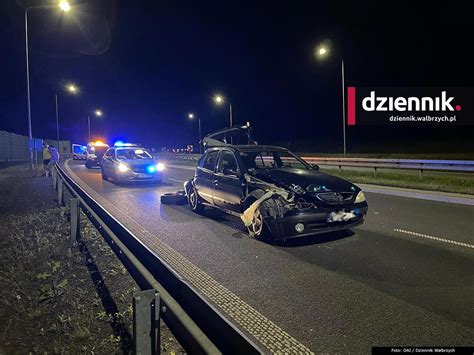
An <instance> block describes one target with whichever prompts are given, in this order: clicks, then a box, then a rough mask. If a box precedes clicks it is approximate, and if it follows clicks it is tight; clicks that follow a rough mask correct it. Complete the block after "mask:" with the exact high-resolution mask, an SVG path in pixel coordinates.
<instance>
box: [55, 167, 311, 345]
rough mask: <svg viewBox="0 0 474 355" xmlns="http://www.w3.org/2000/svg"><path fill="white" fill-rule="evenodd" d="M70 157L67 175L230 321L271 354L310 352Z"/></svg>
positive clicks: (66, 168)
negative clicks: (80, 171) (98, 187)
mask: <svg viewBox="0 0 474 355" xmlns="http://www.w3.org/2000/svg"><path fill="white" fill-rule="evenodd" d="M70 160H71V159H68V160H66V164H65V165H64V167H65V170H66V171H67V173H68V175H69V176H70V177H71V178H72V179H73V180H75V181H76V183H78V184H79V185H80V186H81V188H82V189H83V190H84V191H86V193H87V194H89V196H91V198H93V199H94V200H95V201H97V202H98V203H100V205H101V206H102V207H103V208H104V209H105V210H107V211H108V212H109V213H111V214H112V216H114V218H116V220H117V221H119V223H121V224H122V225H123V226H124V227H125V228H126V229H128V230H129V231H131V232H132V233H134V234H135V235H136V236H137V238H138V237H139V240H140V241H141V242H142V243H143V244H144V245H145V246H146V247H148V248H150V249H151V250H152V251H153V252H154V253H155V254H156V255H157V256H158V257H159V258H160V259H161V260H164V261H165V262H166V264H168V265H169V267H170V268H171V269H172V270H173V271H174V272H175V273H176V274H177V275H179V276H180V277H181V278H182V279H183V280H184V282H186V283H188V284H189V285H191V286H192V287H193V288H194V289H195V290H197V291H198V292H199V293H200V294H201V295H203V296H204V298H205V299H207V300H208V301H210V302H211V303H212V304H213V305H214V306H215V307H216V308H219V309H220V310H221V313H222V314H223V315H224V316H225V317H226V318H227V319H230V320H231V321H232V323H233V324H235V325H237V326H238V328H239V329H240V330H241V331H242V330H243V331H244V332H245V333H247V334H249V335H250V336H252V337H253V338H255V339H256V340H257V341H258V342H260V343H261V344H262V345H263V346H264V347H265V348H266V349H268V351H269V352H270V353H273V354H290V353H294V354H314V353H313V352H312V351H311V350H310V349H308V348H307V347H306V346H305V345H303V344H302V343H300V342H299V341H298V340H297V339H295V338H294V337H293V336H291V335H290V334H289V333H287V332H286V331H284V330H283V329H282V328H280V327H279V326H278V325H277V324H275V323H274V322H272V321H271V320H270V319H268V318H266V317H265V316H264V315H263V314H261V313H260V312H258V311H257V310H256V309H255V308H253V307H252V306H250V305H249V304H247V303H246V302H245V301H244V300H242V299H241V298H240V297H239V296H238V295H236V294H235V293H233V292H232V291H230V290H228V289H227V288H226V287H225V286H223V285H222V284H220V283H219V282H217V281H216V280H215V279H213V278H212V277H211V276H210V275H208V274H207V273H206V272H205V271H203V270H201V269H200V268H198V267H197V266H196V265H194V264H193V263H192V262H190V261H189V260H188V259H186V258H185V257H184V256H183V255H181V254H180V253H179V252H177V251H176V250H174V249H173V248H171V247H170V246H168V245H167V244H166V243H164V242H162V241H161V240H160V239H159V238H157V236H156V234H153V233H152V232H150V231H148V230H146V229H144V228H143V227H142V226H141V225H140V223H138V222H137V221H135V220H134V219H133V218H131V217H130V216H129V215H125V214H124V213H123V212H122V211H121V210H120V209H118V208H117V206H116V205H114V204H113V203H112V202H110V201H108V200H107V199H105V198H104V197H103V196H101V195H100V194H99V193H98V192H97V191H95V190H94V189H93V188H92V187H90V186H89V185H88V184H87V183H86V182H85V181H84V180H82V179H81V178H80V177H79V176H78V175H77V174H76V173H75V172H74V171H73V170H72V169H71V168H70V166H69V161H70Z"/></svg>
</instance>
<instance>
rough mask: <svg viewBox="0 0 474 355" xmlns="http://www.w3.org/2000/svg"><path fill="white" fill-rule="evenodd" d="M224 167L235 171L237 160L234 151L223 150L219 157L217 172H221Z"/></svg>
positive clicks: (237, 168)
mask: <svg viewBox="0 0 474 355" xmlns="http://www.w3.org/2000/svg"><path fill="white" fill-rule="evenodd" d="M224 169H228V170H233V171H235V172H237V171H238V170H239V166H238V165H237V160H236V159H235V156H234V153H232V152H231V151H228V150H223V151H222V154H221V158H220V159H219V166H218V168H217V172H219V173H223V172H224Z"/></svg>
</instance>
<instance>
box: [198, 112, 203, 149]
mask: <svg viewBox="0 0 474 355" xmlns="http://www.w3.org/2000/svg"><path fill="white" fill-rule="evenodd" d="M198 124H199V154H202V135H201V118H200V117H199V118H198Z"/></svg>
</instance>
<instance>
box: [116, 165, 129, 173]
mask: <svg viewBox="0 0 474 355" xmlns="http://www.w3.org/2000/svg"><path fill="white" fill-rule="evenodd" d="M118 169H119V170H120V171H121V172H122V173H124V172H126V171H129V170H130V168H129V167H128V166H127V165H125V164H124V163H120V164H119V166H118Z"/></svg>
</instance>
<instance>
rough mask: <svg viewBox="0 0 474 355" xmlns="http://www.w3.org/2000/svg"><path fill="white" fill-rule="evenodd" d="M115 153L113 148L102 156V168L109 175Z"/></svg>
mask: <svg viewBox="0 0 474 355" xmlns="http://www.w3.org/2000/svg"><path fill="white" fill-rule="evenodd" d="M113 154H114V149H113V148H111V149H109V150H107V152H106V153H105V154H104V157H103V158H102V170H103V171H104V173H106V174H107V175H110V174H111V170H112V164H113V161H112V157H113Z"/></svg>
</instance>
